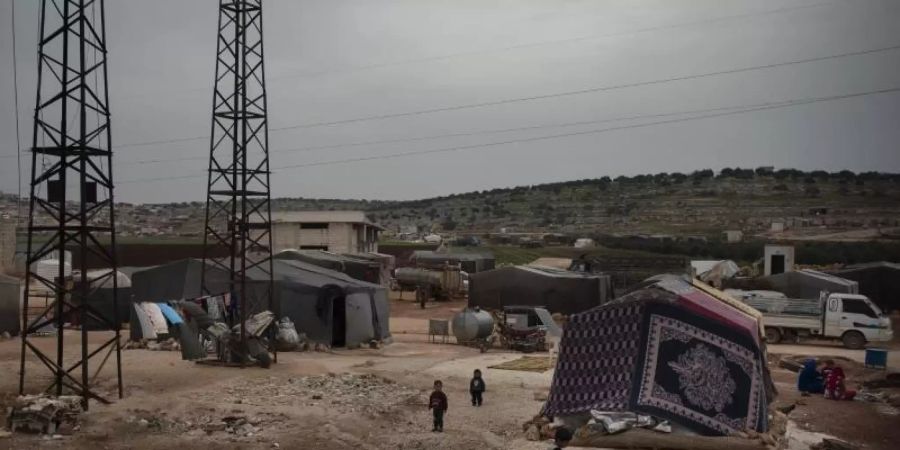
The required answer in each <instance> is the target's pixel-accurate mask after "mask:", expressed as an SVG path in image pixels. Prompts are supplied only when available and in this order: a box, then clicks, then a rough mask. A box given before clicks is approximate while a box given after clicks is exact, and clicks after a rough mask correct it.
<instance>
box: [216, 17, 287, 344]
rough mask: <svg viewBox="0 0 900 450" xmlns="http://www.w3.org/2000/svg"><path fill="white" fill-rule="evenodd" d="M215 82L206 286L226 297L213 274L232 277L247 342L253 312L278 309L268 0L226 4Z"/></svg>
mask: <svg viewBox="0 0 900 450" xmlns="http://www.w3.org/2000/svg"><path fill="white" fill-rule="evenodd" d="M215 80H216V81H215V84H216V85H215V90H214V92H213V113H212V133H211V134H212V140H211V143H210V153H209V178H208V188H207V197H206V225H205V227H204V229H205V233H204V254H203V260H204V261H203V262H204V264H203V275H202V284H203V290H204V292H205V293H207V294H219V293H222V292H216V291H221V290H222V288H221V287H215V286H213V284H214V283H213V282H212V278H213V275H212V272H217V271H221V272H225V273H227V274H228V286H227V289H228V291H229V292H230V294H231V296H232V301H235V300H236V301H237V308H236V309H233V310H232V316H231V321H232V323H240V324H241V327H240V331H241V334H240V336H241V341H242V342H243V341H245V339H246V335H245V330H244V323H245V321H246V319H247V318H248V317H249V316H250V314H252V313H255V312H259V311H261V310H263V309H269V310H271V309H272V233H271V212H270V206H269V205H270V194H269V178H270V177H269V175H270V172H269V150H268V149H269V128H268V120H267V115H266V85H265V68H264V64H263V17H262V0H220V2H219V35H218V48H217V52H216V78H215ZM219 254H227V255H229V256H228V257H227V258H221V259H220V258H215V256H217V255H219ZM248 275H252V277H248ZM251 278H252V279H251ZM251 285H252V287H251Z"/></svg>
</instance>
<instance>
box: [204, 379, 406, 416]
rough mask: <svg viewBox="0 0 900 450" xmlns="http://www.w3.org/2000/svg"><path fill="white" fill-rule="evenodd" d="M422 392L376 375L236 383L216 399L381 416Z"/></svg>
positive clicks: (220, 391)
mask: <svg viewBox="0 0 900 450" xmlns="http://www.w3.org/2000/svg"><path fill="white" fill-rule="evenodd" d="M420 394H421V392H420V391H419V390H417V389H412V388H409V387H406V386H401V385H398V384H396V383H394V382H393V381H392V380H389V379H385V378H382V377H379V376H377V375H371V374H364V375H354V374H342V375H334V374H329V375H321V376H304V377H295V378H283V377H268V378H265V379H261V380H256V381H253V382H247V381H246V380H236V381H234V382H233V383H232V384H230V385H227V386H225V387H223V388H222V389H221V390H219V391H217V392H216V393H215V394H199V395H201V396H207V395H215V396H216V397H215V398H212V397H210V398H198V400H209V401H216V400H217V401H220V402H227V403H233V404H243V405H251V406H261V407H272V406H295V407H296V406H324V407H328V408H329V409H332V410H338V411H341V412H352V413H367V414H373V415H374V414H382V413H385V412H388V411H389V410H390V409H391V408H392V407H393V406H395V405H397V404H400V403H403V402H405V401H408V400H409V399H410V398H411V397H413V396H419V395H420Z"/></svg>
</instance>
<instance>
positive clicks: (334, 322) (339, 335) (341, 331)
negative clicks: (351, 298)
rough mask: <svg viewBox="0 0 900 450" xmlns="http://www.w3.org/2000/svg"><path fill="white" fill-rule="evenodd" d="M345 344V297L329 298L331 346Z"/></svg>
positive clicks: (342, 345)
mask: <svg viewBox="0 0 900 450" xmlns="http://www.w3.org/2000/svg"><path fill="white" fill-rule="evenodd" d="M346 345H347V299H346V297H344V296H340V297H334V298H333V299H332V300H331V346H332V347H344V346H346Z"/></svg>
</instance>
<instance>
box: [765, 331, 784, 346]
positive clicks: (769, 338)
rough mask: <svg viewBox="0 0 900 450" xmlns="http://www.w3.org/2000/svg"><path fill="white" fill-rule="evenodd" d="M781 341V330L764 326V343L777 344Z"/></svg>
mask: <svg viewBox="0 0 900 450" xmlns="http://www.w3.org/2000/svg"><path fill="white" fill-rule="evenodd" d="M779 342H781V331H779V330H778V328H766V343H767V344H777V343H779Z"/></svg>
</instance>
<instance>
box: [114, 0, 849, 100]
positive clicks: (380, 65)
mask: <svg viewBox="0 0 900 450" xmlns="http://www.w3.org/2000/svg"><path fill="white" fill-rule="evenodd" d="M841 3H844V1H842V0H838V1H831V2H819V3H811V4H806V5H797V6H788V7H784V8H776V9H772V10H767V11H760V12H749V13H742V14H734V15H729V16H721V17H713V18H710V19H702V20H696V21H689V22H682V23H676V24H669V25H659V26H654V27H647V28H637V29H633V30H625V31H617V32H613V33H606V34H597V35H588V36H581V37H575V38H564V39H552V40H547V41H537V42H530V43H527V44H517V45H511V46H507V47H499V48H492V49H486V50H474V51H468V52H457V53H450V54H445V55H435V56H425V57H421V58H410V59H405V60H399V61H391V62H383V63H374V64H367V65H360V66H355V67H354V66H351V67H344V68H335V69H327V70H322V71H318V72H304V73H294V74H284V75H279V76H274V77H269V78H268V79H269V81H278V80H286V79H292V78H314V77H319V76H322V75H332V74H340V73H353V72H361V71H367V70H373V69H381V68H385V67H393V66H404V65H411V64H420V63H428V62H434V61H443V60H448V59H456V58H463V57H469V56H481V55H490V54H494V53H502V52H507V51H513V50H523V49H528V48H537V47H545V46H552V45H559V44H568V43H572V42H583V41H593V40H602V39H606V38H612V37H620V36H629V35H637V34H643V33H649V32H655V31H662V30H672V29H678V28H686V27H692V26H696V25H707V24H713V23H719V22H727V21H732V20H739V19H745V18H752V17H761V16H768V15H774V14H781V13H786V12H792V11H797V10H802V9H812V8H820V7H825V6H833V5H837V4H841ZM205 90H206V88H188V89H182V90H181V91H183V92H197V91H205ZM148 95H154V94H130V95H125V96H124V97H129V98H134V97H146V96H148ZM119 97H122V96H119Z"/></svg>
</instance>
